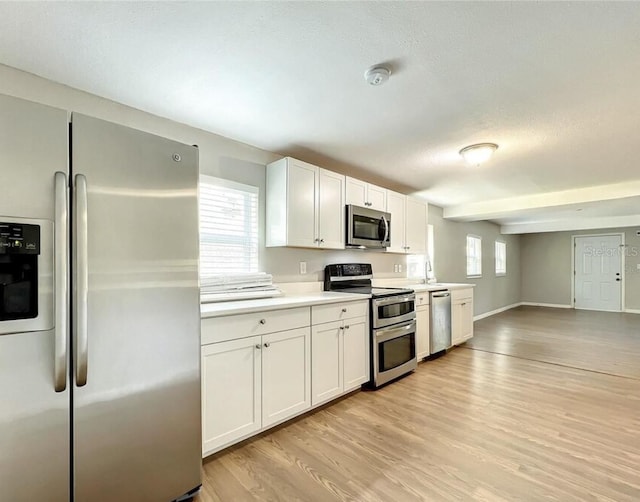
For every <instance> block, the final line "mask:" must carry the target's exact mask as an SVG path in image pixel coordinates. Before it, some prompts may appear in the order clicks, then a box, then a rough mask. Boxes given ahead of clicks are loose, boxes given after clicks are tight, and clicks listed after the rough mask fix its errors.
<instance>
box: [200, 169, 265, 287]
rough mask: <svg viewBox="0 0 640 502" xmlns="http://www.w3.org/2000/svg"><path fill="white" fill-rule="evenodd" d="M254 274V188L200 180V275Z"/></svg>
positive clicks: (256, 256)
mask: <svg viewBox="0 0 640 502" xmlns="http://www.w3.org/2000/svg"><path fill="white" fill-rule="evenodd" d="M257 271H258V188H257V187H253V186H249V185H243V184H240V183H235V182H232V181H228V180H223V179H220V178H214V177H212V176H201V177H200V275H201V277H209V276H212V275H219V274H238V273H245V272H257Z"/></svg>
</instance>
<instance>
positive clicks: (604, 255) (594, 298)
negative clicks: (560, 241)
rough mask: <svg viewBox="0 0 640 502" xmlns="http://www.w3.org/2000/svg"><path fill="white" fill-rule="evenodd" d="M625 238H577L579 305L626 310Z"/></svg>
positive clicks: (577, 300) (596, 236)
mask: <svg viewBox="0 0 640 502" xmlns="http://www.w3.org/2000/svg"><path fill="white" fill-rule="evenodd" d="M622 252H623V250H622V237H621V236H620V235H595V236H586V237H575V246H574V260H575V261H574V263H575V265H574V266H575V276H574V280H575V282H574V298H575V308H577V309H589V310H610V311H620V310H621V309H622V302H621V297H622Z"/></svg>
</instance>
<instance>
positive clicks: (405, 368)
mask: <svg viewBox="0 0 640 502" xmlns="http://www.w3.org/2000/svg"><path fill="white" fill-rule="evenodd" d="M372 277H373V270H372V268H371V264H369V263H342V264H337V265H327V266H326V267H325V270H324V289H325V291H335V292H343V293H359V294H364V295H368V296H370V297H371V300H370V308H369V325H370V326H371V380H370V382H369V383H370V385H371V386H372V387H374V388H377V387H379V386H381V385H383V384H385V383H387V382H390V381H391V380H393V379H395V378H398V377H400V376H402V375H404V374H406V373H409V372H411V371H413V370H415V369H416V368H417V366H418V362H417V359H416V311H415V294H414V292H413V290H411V289H401V288H374V287H373V286H372V285H371V279H372Z"/></svg>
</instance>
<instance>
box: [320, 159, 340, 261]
mask: <svg viewBox="0 0 640 502" xmlns="http://www.w3.org/2000/svg"><path fill="white" fill-rule="evenodd" d="M318 191H319V193H318V238H319V239H320V242H319V244H320V247H321V248H327V249H344V238H345V232H344V225H345V217H346V216H345V204H344V176H342V175H341V174H336V173H333V172H331V171H327V170H326V169H320V170H319V183H318Z"/></svg>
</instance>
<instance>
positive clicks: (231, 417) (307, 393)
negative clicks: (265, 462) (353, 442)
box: [201, 307, 311, 456]
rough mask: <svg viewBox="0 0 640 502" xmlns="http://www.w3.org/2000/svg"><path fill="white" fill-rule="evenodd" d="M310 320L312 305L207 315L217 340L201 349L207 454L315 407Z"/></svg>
mask: <svg viewBox="0 0 640 502" xmlns="http://www.w3.org/2000/svg"><path fill="white" fill-rule="evenodd" d="M287 319H288V320H289V322H287ZM303 323H304V324H305V326H303V327H298V328H295V329H283V328H284V327H285V326H286V325H287V324H288V325H289V327H291V326H297V325H300V324H303ZM309 323H310V309H309V307H306V308H305V307H299V308H293V309H283V310H278V311H270V312H258V313H251V314H239V315H231V316H224V317H219V318H211V319H203V322H202V333H203V340H216V343H208V344H206V345H203V346H202V347H201V366H202V436H203V437H202V439H203V454H204V455H205V456H206V455H209V454H211V453H214V452H215V451H218V450H220V449H221V448H224V447H226V446H229V445H231V444H233V443H234V442H237V441H239V440H242V439H244V438H246V437H249V436H251V435H253V434H255V433H256V432H258V431H260V430H263V429H265V428H267V427H270V426H272V425H274V424H276V423H279V422H282V421H284V420H286V419H288V418H291V417H294V416H295V415H299V414H300V413H302V412H304V411H306V410H308V409H309V408H310V407H311V331H310V327H309ZM234 326H235V327H236V328H237V329H236V328H234ZM217 328H218V329H217ZM270 329H271V330H272V331H274V330H280V331H276V332H273V333H269V332H268V331H269V330H270ZM215 331H221V332H222V333H226V336H227V339H226V340H221V338H220V335H219V336H217V337H216V336H213V334H214V332H215ZM249 335H252V336H249ZM233 337H238V338H235V339H230V338H233Z"/></svg>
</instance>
